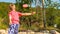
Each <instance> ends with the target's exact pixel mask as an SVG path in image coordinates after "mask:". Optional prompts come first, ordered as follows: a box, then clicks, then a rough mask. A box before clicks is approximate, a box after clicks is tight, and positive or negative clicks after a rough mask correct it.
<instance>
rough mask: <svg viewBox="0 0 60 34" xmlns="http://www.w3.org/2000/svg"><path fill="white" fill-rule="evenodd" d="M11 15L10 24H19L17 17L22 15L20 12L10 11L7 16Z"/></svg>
mask: <svg viewBox="0 0 60 34" xmlns="http://www.w3.org/2000/svg"><path fill="white" fill-rule="evenodd" d="M10 15H11V21H12V24H19V17H21V16H22V14H21V13H20V12H16V11H10V12H9V16H10Z"/></svg>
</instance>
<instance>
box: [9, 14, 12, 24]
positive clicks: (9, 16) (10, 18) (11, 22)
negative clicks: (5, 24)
mask: <svg viewBox="0 0 60 34" xmlns="http://www.w3.org/2000/svg"><path fill="white" fill-rule="evenodd" d="M11 23H12V21H11V15H9V24H11Z"/></svg>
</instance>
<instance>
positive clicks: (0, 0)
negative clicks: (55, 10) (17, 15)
mask: <svg viewBox="0 0 60 34" xmlns="http://www.w3.org/2000/svg"><path fill="white" fill-rule="evenodd" d="M52 1H54V2H59V0H52ZM0 2H11V3H15V0H0Z"/></svg>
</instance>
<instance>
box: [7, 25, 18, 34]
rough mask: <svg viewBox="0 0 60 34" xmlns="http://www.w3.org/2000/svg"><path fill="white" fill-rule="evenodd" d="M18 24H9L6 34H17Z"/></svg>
mask: <svg viewBox="0 0 60 34" xmlns="http://www.w3.org/2000/svg"><path fill="white" fill-rule="evenodd" d="M18 27H19V24H11V25H10V27H9V31H8V34H18Z"/></svg>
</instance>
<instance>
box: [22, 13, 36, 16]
mask: <svg viewBox="0 0 60 34" xmlns="http://www.w3.org/2000/svg"><path fill="white" fill-rule="evenodd" d="M33 14H35V12H32V13H22V15H23V16H28V15H33Z"/></svg>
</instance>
